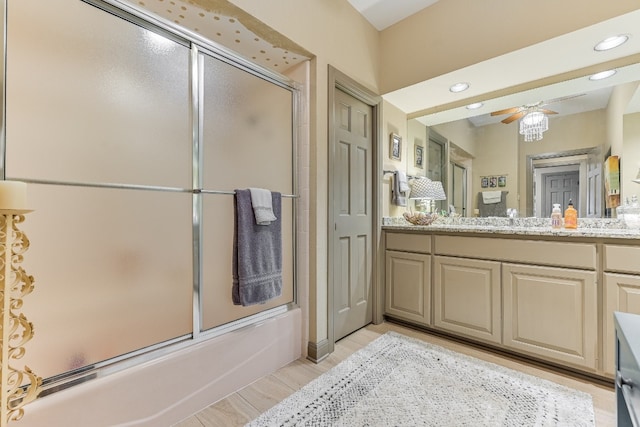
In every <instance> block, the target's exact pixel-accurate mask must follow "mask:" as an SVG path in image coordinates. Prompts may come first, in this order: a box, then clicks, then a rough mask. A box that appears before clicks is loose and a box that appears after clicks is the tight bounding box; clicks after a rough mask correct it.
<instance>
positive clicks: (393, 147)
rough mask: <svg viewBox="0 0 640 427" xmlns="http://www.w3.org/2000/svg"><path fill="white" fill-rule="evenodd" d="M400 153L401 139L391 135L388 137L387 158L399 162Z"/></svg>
mask: <svg viewBox="0 0 640 427" xmlns="http://www.w3.org/2000/svg"><path fill="white" fill-rule="evenodd" d="M401 153H402V138H401V137H400V135H396V134H395V133H392V134H391V135H390V136H389V158H390V159H392V160H400V155H401Z"/></svg>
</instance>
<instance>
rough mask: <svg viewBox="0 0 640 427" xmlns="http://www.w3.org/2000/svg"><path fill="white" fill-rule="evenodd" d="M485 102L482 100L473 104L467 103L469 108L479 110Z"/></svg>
mask: <svg viewBox="0 0 640 427" xmlns="http://www.w3.org/2000/svg"><path fill="white" fill-rule="evenodd" d="M483 105H484V104H483V103H482V102H474V103H473V104H469V105H467V110H477V109H478V108H480V107H482V106H483Z"/></svg>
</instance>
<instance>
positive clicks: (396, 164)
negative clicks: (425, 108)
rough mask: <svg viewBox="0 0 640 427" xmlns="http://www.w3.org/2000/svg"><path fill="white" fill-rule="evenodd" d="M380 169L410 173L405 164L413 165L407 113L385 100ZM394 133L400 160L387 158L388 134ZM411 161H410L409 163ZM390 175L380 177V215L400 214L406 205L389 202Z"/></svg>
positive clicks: (383, 105) (383, 104)
mask: <svg viewBox="0 0 640 427" xmlns="http://www.w3.org/2000/svg"><path fill="white" fill-rule="evenodd" d="M382 115H383V117H382V141H381V143H382V169H383V170H390V171H395V170H399V171H403V172H406V173H409V174H412V172H411V171H409V170H408V169H407V165H408V164H411V165H413V142H412V141H410V140H409V139H410V138H409V136H408V135H409V132H408V131H407V115H406V114H405V113H404V112H402V111H401V110H400V109H399V108H397V107H396V106H394V105H393V104H390V103H388V102H386V101H383V103H382ZM392 133H394V134H396V135H399V136H400V138H402V152H401V155H400V160H393V159H391V158H389V148H390V142H389V141H390V136H391V134H392ZM409 162H411V163H409ZM391 177H392V175H391V174H385V175H384V176H383V177H382V200H381V203H382V216H392V217H393V216H402V214H403V213H404V212H405V211H406V210H407V208H406V207H401V206H396V205H393V204H391V185H392V179H391Z"/></svg>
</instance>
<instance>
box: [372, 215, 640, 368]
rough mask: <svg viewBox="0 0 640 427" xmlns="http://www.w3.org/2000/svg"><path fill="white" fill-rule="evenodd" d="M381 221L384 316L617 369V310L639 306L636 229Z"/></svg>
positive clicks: (553, 360) (556, 360)
mask: <svg viewBox="0 0 640 427" xmlns="http://www.w3.org/2000/svg"><path fill="white" fill-rule="evenodd" d="M383 231H384V233H383V241H384V247H385V272H384V275H385V280H384V284H385V292H384V295H385V302H384V313H385V316H386V317H388V318H390V319H396V320H400V321H403V322H408V323H411V324H413V325H416V326H420V327H422V328H425V329H432V330H437V331H439V332H443V333H446V334H449V335H452V336H455V337H460V338H464V339H467V340H472V341H474V342H477V343H482V344H485V345H487V346H490V347H495V348H498V349H500V350H504V351H509V352H513V353H517V354H519V355H523V356H527V357H530V358H534V359H537V360H540V361H544V362H547V363H550V364H555V365H560V366H563V367H566V368H569V369H572V370H576V371H580V372H583V373H587V374H589V375H592V376H597V377H606V378H613V377H614V372H615V361H614V357H615V355H614V342H615V330H614V323H613V313H614V311H621V312H630V313H639V314H640V263H638V262H637V260H638V259H640V232H639V231H638V230H627V229H615V228H609V229H604V228H578V229H577V230H564V229H560V230H554V229H551V227H550V226H543V227H536V226H518V225H517V224H516V225H509V224H508V223H507V224H497V225H487V224H475V225H464V224H440V225H439V224H438V223H435V224H432V225H430V226H425V227H420V226H413V225H387V226H384V227H383ZM634 260H635V261H634Z"/></svg>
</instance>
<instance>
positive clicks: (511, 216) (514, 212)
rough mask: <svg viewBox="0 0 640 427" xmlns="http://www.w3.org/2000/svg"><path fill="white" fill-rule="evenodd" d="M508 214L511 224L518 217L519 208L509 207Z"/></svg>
mask: <svg viewBox="0 0 640 427" xmlns="http://www.w3.org/2000/svg"><path fill="white" fill-rule="evenodd" d="M507 216H508V217H509V225H513V223H514V219H515V218H518V210H517V209H516V208H509V209H507Z"/></svg>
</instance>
